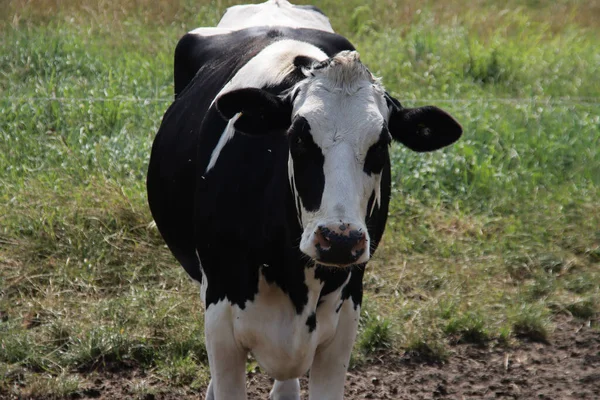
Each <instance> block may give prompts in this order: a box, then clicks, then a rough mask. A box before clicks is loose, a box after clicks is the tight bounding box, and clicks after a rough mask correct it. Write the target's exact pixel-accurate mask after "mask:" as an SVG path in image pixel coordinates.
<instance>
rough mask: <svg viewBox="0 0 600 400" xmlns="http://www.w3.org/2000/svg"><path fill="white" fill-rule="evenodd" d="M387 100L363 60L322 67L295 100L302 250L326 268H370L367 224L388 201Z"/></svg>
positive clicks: (349, 58)
mask: <svg viewBox="0 0 600 400" xmlns="http://www.w3.org/2000/svg"><path fill="white" fill-rule="evenodd" d="M384 94H385V92H384V90H383V89H382V87H381V86H380V84H379V83H378V82H377V81H376V80H375V79H374V78H373V77H372V75H371V74H370V72H369V71H368V70H367V69H366V68H365V67H364V66H363V65H362V64H361V63H360V61H359V60H358V55H357V53H356V52H344V53H341V54H339V55H337V56H336V57H334V58H332V59H330V60H327V61H325V62H323V63H320V64H318V65H316V66H315V67H313V68H312V69H311V70H310V76H309V77H308V78H307V79H306V80H305V81H304V82H302V84H300V85H298V86H297V87H296V88H295V90H294V91H293V93H292V94H291V96H292V98H293V110H292V124H291V127H290V129H289V130H288V139H289V146H290V156H289V159H288V175H289V178H290V186H291V188H292V191H293V193H294V197H295V201H296V209H297V212H298V219H299V221H300V223H301V225H302V227H303V229H304V231H303V234H302V238H301V241H300V250H301V251H302V252H303V253H305V254H306V255H308V256H310V257H311V258H312V259H313V260H315V261H317V262H319V263H321V264H326V265H350V264H356V263H364V262H366V261H368V260H369V257H370V246H369V244H370V238H369V234H368V231H367V227H366V224H365V220H366V218H367V216H368V214H369V213H370V212H372V211H373V208H374V207H375V206H376V204H377V203H379V202H380V201H381V199H380V196H379V193H380V182H381V179H380V178H381V172H382V170H383V167H384V164H385V163H386V161H387V160H388V145H389V143H390V142H391V140H392V138H391V135H390V133H389V132H388V129H387V119H388V114H389V111H388V107H387V104H386V101H385V98H384Z"/></svg>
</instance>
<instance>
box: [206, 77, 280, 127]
mask: <svg viewBox="0 0 600 400" xmlns="http://www.w3.org/2000/svg"><path fill="white" fill-rule="evenodd" d="M216 106H217V110H218V111H219V113H220V114H221V116H222V117H223V118H224V119H226V120H230V119H231V118H233V117H234V116H235V115H236V114H238V113H241V115H240V116H239V117H238V119H237V121H235V124H234V127H235V129H236V130H238V131H240V132H242V133H246V134H248V135H264V134H268V133H272V132H276V131H277V132H279V131H282V130H287V129H288V128H289V126H290V124H291V116H292V105H291V104H290V103H288V102H287V101H286V100H284V99H281V98H280V97H278V96H276V95H274V94H272V93H269V92H267V91H266V90H262V89H257V88H245V89H237V90H233V91H231V92H228V93H225V94H224V95H222V96H220V97H219V98H218V99H217V101H216Z"/></svg>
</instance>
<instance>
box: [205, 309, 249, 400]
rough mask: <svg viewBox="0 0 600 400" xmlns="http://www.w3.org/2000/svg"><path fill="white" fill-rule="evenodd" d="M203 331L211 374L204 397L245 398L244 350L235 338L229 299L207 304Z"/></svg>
mask: <svg viewBox="0 0 600 400" xmlns="http://www.w3.org/2000/svg"><path fill="white" fill-rule="evenodd" d="M204 332H205V333H204V334H205V337H206V352H207V353H208V363H209V366H210V376H211V381H210V384H209V388H208V390H207V393H206V397H207V399H208V400H246V355H247V352H246V351H245V350H244V349H242V348H241V347H240V346H239V344H238V343H237V342H236V340H235V336H234V332H233V318H232V310H231V305H230V304H229V302H227V301H226V300H223V301H220V302H218V303H217V304H211V305H209V306H208V308H207V309H206V313H205V317H204ZM211 395H212V397H211Z"/></svg>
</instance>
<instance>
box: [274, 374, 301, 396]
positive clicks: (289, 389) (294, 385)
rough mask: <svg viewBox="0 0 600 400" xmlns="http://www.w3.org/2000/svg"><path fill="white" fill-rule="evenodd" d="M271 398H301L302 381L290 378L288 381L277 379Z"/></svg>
mask: <svg viewBox="0 0 600 400" xmlns="http://www.w3.org/2000/svg"><path fill="white" fill-rule="evenodd" d="M269 400H300V381H298V379H289V380H287V381H275V384H274V385H273V389H272V390H271V393H269Z"/></svg>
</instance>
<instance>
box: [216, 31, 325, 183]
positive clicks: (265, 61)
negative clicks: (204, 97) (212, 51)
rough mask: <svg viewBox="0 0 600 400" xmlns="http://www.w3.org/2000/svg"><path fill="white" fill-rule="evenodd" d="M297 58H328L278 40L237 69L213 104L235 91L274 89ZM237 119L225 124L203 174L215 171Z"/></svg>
mask: <svg viewBox="0 0 600 400" xmlns="http://www.w3.org/2000/svg"><path fill="white" fill-rule="evenodd" d="M298 55H304V56H307V57H312V58H315V59H317V60H319V61H320V60H325V59H326V58H327V55H326V54H325V53H324V52H323V51H322V50H320V49H319V48H317V47H316V46H313V45H311V44H308V43H306V42H300V41H297V40H280V41H278V42H275V43H273V44H271V45H270V46H267V47H266V48H264V49H263V50H262V51H261V52H260V53H258V54H257V55H256V57H254V58H253V59H251V60H250V61H248V63H246V65H244V66H243V67H242V68H240V70H239V71H238V72H237V73H236V74H235V76H234V77H233V78H232V79H231V80H230V81H229V82H227V84H226V85H225V87H223V89H222V90H221V91H220V92H219V94H218V95H217V97H216V98H215V100H214V101H216V99H217V98H218V97H219V96H221V95H223V94H225V93H228V92H231V91H233V90H236V89H241V88H260V87H265V86H268V85H277V84H278V83H280V82H281V81H282V80H283V79H284V78H285V76H286V75H288V74H289V73H290V72H292V71H293V70H294V68H295V67H294V59H295V58H296V56H298ZM214 101H213V103H214ZM237 118H238V116H235V117H234V118H232V119H231V120H230V121H229V123H228V124H227V127H226V128H225V131H224V132H223V134H222V135H221V137H220V138H219V142H218V143H217V146H216V147H215V149H214V150H213V152H212V154H211V157H210V162H209V163H208V166H207V168H206V172H208V171H210V170H211V169H212V168H214V166H215V164H216V163H217V160H218V159H219V155H220V154H221V151H222V150H223V148H224V147H225V145H226V144H227V143H228V142H229V141H230V140H231V139H232V138H233V134H234V133H235V129H234V128H233V124H234V123H235V120H236V119H237Z"/></svg>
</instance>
